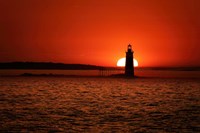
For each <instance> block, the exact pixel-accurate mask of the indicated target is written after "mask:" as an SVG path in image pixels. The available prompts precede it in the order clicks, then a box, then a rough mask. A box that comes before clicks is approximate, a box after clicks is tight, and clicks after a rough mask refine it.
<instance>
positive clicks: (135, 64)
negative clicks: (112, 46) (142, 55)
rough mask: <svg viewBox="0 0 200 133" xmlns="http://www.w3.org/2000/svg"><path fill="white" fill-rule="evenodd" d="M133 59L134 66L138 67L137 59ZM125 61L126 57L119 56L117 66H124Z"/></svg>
mask: <svg viewBox="0 0 200 133" xmlns="http://www.w3.org/2000/svg"><path fill="white" fill-rule="evenodd" d="M133 61H134V67H138V61H137V60H136V59H133ZM125 62H126V58H121V59H119V60H118V61H117V66H119V67H124V66H125Z"/></svg>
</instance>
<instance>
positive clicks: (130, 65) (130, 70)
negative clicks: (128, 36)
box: [125, 44, 134, 76]
mask: <svg viewBox="0 0 200 133" xmlns="http://www.w3.org/2000/svg"><path fill="white" fill-rule="evenodd" d="M133 53H134V51H133V50H132V46H131V45H130V44H129V45H128V47H127V51H126V63H125V75H126V76H134V62H133Z"/></svg>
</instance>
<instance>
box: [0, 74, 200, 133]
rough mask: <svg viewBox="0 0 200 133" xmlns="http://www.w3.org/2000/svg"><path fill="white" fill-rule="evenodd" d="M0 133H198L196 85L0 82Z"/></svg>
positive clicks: (109, 80)
mask: <svg viewBox="0 0 200 133" xmlns="http://www.w3.org/2000/svg"><path fill="white" fill-rule="evenodd" d="M0 132H69V133H70V132H72V133H73V132H92V133H93V132H119V133H121V132H141V133H145V132H147V133H148V132H155V133H166V132H181V133H188V132H192V133H193V132H200V79H199V78H158V77H157V78H155V77H153V78H150V77H147V78H120V77H118V78H116V77H115V78H114V77H62V76H61V77H54V76H50V77H48V76H46V77H42V76H37V77H32V76H30V77H23V76H3V77H0Z"/></svg>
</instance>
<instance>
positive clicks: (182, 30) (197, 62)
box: [0, 0, 200, 66]
mask: <svg viewBox="0 0 200 133" xmlns="http://www.w3.org/2000/svg"><path fill="white" fill-rule="evenodd" d="M129 43H131V44H132V45H133V48H134V51H135V58H136V59H137V60H138V62H139V66H200V0H0V62H10V61H47V62H49V61H51V62H63V63H83V64H94V65H106V66H116V63H117V60H118V59H120V58H122V57H124V56H125V50H126V47H127V45H128V44H129Z"/></svg>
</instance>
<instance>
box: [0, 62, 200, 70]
mask: <svg viewBox="0 0 200 133" xmlns="http://www.w3.org/2000/svg"><path fill="white" fill-rule="evenodd" d="M6 69H7V70H11V69H16V70H124V67H107V66H96V65H89V64H64V63H53V62H4V63H0V70H6ZM135 69H136V70H162V71H168V70H170V71H200V66H199V67H198V66H197V67H137V68H135Z"/></svg>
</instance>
